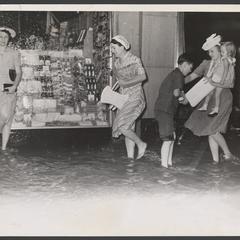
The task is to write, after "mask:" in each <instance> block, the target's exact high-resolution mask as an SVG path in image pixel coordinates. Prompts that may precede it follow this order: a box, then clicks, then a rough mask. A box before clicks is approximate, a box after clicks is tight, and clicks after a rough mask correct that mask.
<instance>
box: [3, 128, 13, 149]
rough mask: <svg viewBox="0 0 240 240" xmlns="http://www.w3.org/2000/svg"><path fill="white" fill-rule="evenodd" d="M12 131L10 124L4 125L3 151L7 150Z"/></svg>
mask: <svg viewBox="0 0 240 240" xmlns="http://www.w3.org/2000/svg"><path fill="white" fill-rule="evenodd" d="M10 132H11V126H9V125H8V124H6V125H4V126H3V129H2V150H3V151H4V150H6V147H7V143H8V140H9V136H10Z"/></svg>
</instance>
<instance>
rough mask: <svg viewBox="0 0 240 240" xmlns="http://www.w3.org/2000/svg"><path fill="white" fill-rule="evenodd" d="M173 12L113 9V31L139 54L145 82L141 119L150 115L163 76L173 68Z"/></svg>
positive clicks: (174, 16)
mask: <svg viewBox="0 0 240 240" xmlns="http://www.w3.org/2000/svg"><path fill="white" fill-rule="evenodd" d="M176 30H177V13H176V12H115V13H114V14H113V34H122V35H124V36H125V37H126V38H127V39H128V40H129V41H130V42H131V45H132V52H133V53H134V54H136V55H137V56H139V57H141V59H142V61H143V65H144V67H145V69H146V72H147V76H148V81H147V82H146V83H145V84H144V90H145V94H146V100H147V108H146V111H145V113H144V115H143V118H154V103H155V100H156V98H157V94H158V89H159V87H160V85H161V83H162V81H163V79H164V78H165V77H166V75H167V74H168V73H169V72H170V71H171V70H172V69H173V68H174V66H175V60H176V59H175V58H176V51H177V49H176V41H177V36H176V35H177V34H176V32H177V31H176Z"/></svg>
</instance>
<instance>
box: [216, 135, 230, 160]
mask: <svg viewBox="0 0 240 240" xmlns="http://www.w3.org/2000/svg"><path fill="white" fill-rule="evenodd" d="M212 137H213V139H214V140H215V142H217V143H218V145H219V146H220V147H221V149H222V150H223V152H224V155H225V156H226V157H230V156H231V155H232V154H231V152H230V150H229V147H228V145H227V143H226V141H225V139H224V137H223V135H222V134H221V133H216V134H214V135H212Z"/></svg>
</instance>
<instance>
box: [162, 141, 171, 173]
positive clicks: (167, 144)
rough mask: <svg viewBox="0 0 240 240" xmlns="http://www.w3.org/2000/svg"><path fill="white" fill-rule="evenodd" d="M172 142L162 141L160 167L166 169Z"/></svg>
mask: <svg viewBox="0 0 240 240" xmlns="http://www.w3.org/2000/svg"><path fill="white" fill-rule="evenodd" d="M171 143H172V141H163V143H162V147H161V162H162V166H163V167H165V168H168V160H169V153H170V149H171Z"/></svg>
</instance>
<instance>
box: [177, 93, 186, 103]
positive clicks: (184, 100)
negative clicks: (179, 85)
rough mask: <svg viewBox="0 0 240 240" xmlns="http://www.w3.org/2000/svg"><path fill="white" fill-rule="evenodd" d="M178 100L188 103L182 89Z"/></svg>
mask: <svg viewBox="0 0 240 240" xmlns="http://www.w3.org/2000/svg"><path fill="white" fill-rule="evenodd" d="M178 102H179V103H181V104H184V105H186V104H188V100H187V98H186V97H185V94H184V92H183V91H181V94H180V97H179V98H178Z"/></svg>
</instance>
